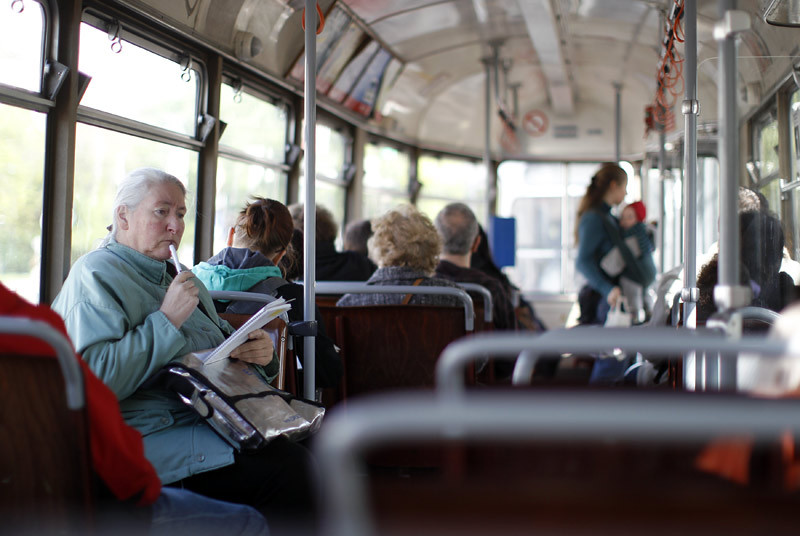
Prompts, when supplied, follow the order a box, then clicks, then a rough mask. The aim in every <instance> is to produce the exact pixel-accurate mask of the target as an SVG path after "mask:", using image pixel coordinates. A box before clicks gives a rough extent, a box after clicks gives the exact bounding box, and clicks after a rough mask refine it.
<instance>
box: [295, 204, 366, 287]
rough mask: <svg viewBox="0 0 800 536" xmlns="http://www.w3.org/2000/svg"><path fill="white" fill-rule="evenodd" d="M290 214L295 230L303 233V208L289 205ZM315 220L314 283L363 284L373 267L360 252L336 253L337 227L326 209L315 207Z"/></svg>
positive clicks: (319, 206)
mask: <svg viewBox="0 0 800 536" xmlns="http://www.w3.org/2000/svg"><path fill="white" fill-rule="evenodd" d="M290 211H291V213H292V219H293V220H294V225H295V227H296V228H298V229H300V230H301V231H303V232H304V233H305V230H304V224H303V221H304V220H303V218H304V214H305V208H304V207H303V205H292V206H291V207H290ZM316 219H317V225H316V233H317V237H316V248H317V262H316V264H315V268H316V276H317V281H366V280H367V279H368V278H369V276H370V275H372V272H374V271H375V264H374V263H373V262H372V261H370V260H369V258H367V257H366V256H365V255H362V254H361V253H356V252H354V251H341V252H340V251H336V246H335V244H334V242H335V241H336V235H337V234H338V232H339V226H338V225H336V221H335V220H334V219H333V214H331V213H330V211H329V210H328V209H326V208H325V207H323V206H321V205H317V218H316Z"/></svg>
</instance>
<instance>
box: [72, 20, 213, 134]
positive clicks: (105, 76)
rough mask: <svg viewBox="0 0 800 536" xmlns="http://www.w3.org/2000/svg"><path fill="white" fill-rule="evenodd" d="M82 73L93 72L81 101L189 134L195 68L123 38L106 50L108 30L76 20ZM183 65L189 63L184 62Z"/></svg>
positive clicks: (192, 131)
mask: <svg viewBox="0 0 800 536" xmlns="http://www.w3.org/2000/svg"><path fill="white" fill-rule="evenodd" d="M80 39H81V41H80V55H79V58H78V65H79V68H80V70H81V72H83V73H86V74H88V75H89V76H91V77H92V80H91V82H90V83H89V86H88V87H87V89H86V93H85V94H84V95H83V99H82V100H81V105H82V106H88V107H90V108H94V109H96V110H100V111H103V112H108V113H112V114H114V115H118V116H120V117H125V118H128V119H133V120H135V121H139V122H142V123H147V124H150V125H153V126H156V127H161V128H165V129H167V130H172V131H174V132H179V133H182V134H187V135H190V136H194V134H195V124H196V120H195V118H196V117H197V93H198V84H200V76H199V74H198V71H196V70H194V69H189V71H187V72H184V71H183V68H182V67H181V65H180V64H179V63H178V62H175V61H172V60H169V59H167V58H164V57H162V56H159V55H158V54H154V53H152V52H150V51H148V50H145V49H143V48H141V47H139V46H136V45H135V44H133V43H130V42H128V41H123V43H122V48H121V50H120V51H119V53H118V54H116V53H114V52H113V51H112V50H111V46H110V43H111V42H110V41H109V38H108V32H105V31H102V30H98V29H97V28H94V27H92V26H90V25H89V24H86V23H82V24H81V36H80ZM187 66H188V65H187Z"/></svg>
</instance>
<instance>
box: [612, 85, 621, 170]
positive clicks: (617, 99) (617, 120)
mask: <svg viewBox="0 0 800 536" xmlns="http://www.w3.org/2000/svg"><path fill="white" fill-rule="evenodd" d="M621 143H622V84H620V83H619V82H614V162H615V163H617V164H619V161H620V159H621V158H622V145H621Z"/></svg>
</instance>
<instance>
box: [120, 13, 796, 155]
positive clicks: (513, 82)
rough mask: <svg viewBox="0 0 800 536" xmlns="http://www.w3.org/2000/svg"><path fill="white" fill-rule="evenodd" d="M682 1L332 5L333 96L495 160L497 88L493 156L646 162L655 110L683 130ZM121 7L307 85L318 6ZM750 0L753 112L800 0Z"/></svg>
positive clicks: (439, 143) (745, 62) (708, 47)
mask: <svg viewBox="0 0 800 536" xmlns="http://www.w3.org/2000/svg"><path fill="white" fill-rule="evenodd" d="M683 1H684V0H677V1H676V0H459V1H456V0H451V1H442V0H413V1H409V0H382V1H365V0H323V1H320V2H318V6H319V12H320V13H321V14H322V16H323V18H324V25H320V26H319V30H320V33H319V35H318V38H317V71H318V72H317V93H318V103H319V105H320V106H321V107H323V108H326V109H327V110H328V111H331V112H333V113H334V114H337V115H340V116H342V117H344V118H346V119H347V120H349V121H351V122H354V123H356V124H358V125H360V126H362V127H364V128H366V129H367V130H369V131H372V132H375V133H380V134H382V135H387V136H388V137H392V138H395V139H397V140H399V141H403V142H408V143H411V144H414V145H418V146H421V147H426V148H436V149H441V150H444V151H452V152H456V153H460V154H471V155H475V156H481V155H483V154H484V136H483V133H484V130H485V112H484V108H485V102H486V91H487V90H488V91H491V96H490V100H489V102H490V106H491V108H492V109H491V123H490V124H491V127H490V139H491V142H490V143H491V151H492V156H493V157H494V158H497V159H507V158H528V159H530V158H533V159H545V158H547V159H573V158H575V159H606V158H609V157H610V156H612V155H614V154H616V153H618V154H619V155H620V156H621V157H622V158H627V159H639V158H641V157H642V155H644V154H645V153H646V152H647V151H648V150H652V149H653V147H654V146H655V145H656V144H657V143H658V135H657V133H655V132H653V131H652V129H649V131H648V126H646V123H645V121H646V120H648V119H653V117H654V116H655V119H656V120H657V122H658V121H661V122H662V123H663V124H664V125H665V127H666V129H667V138H668V139H679V138H680V137H681V131H682V130H683V114H682V111H681V103H682V100H683V89H682V87H681V83H682V82H683V80H682V79H681V77H680V76H676V74H680V73H679V69H680V67H681V64H682V54H683V52H684V48H683V44H682V41H681V39H680V37H681V33H682V31H683V26H684V24H683V23H684V21H683V20H682V18H683V14H682V11H683ZM121 2H122V3H125V4H129V7H130V8H131V9H134V10H136V11H138V12H140V13H141V14H143V15H145V16H148V17H150V18H151V19H153V20H156V21H159V22H160V23H162V24H166V25H168V26H170V27H171V28H173V29H177V30H179V31H182V32H184V33H186V34H187V35H191V36H193V37H194V38H196V39H199V40H200V41H202V42H203V43H204V44H205V45H206V46H208V47H210V48H211V49H212V50H215V51H217V52H220V53H222V54H223V55H224V56H225V57H226V58H228V59H229V60H230V61H234V62H240V63H242V64H246V65H247V66H248V68H249V69H251V70H255V71H256V72H260V73H262V74H263V75H264V76H265V77H267V78H268V79H271V80H273V81H276V82H279V83H280V84H281V85H282V86H284V87H285V88H289V89H290V90H292V91H294V92H296V93H298V94H300V93H302V90H303V79H304V73H303V60H304V39H303V28H302V19H303V6H304V2H302V1H300V0H215V1H211V0H196V1H195V2H194V3H192V2H185V3H177V2H167V3H165V2H160V1H157V0H135V1H134V0H121ZM739 9H740V10H743V11H745V12H747V13H749V14H750V15H749V16H750V17H751V19H752V24H751V28H750V29H749V30H748V31H746V32H742V34H741V36H740V38H739V51H738V55H739V66H738V72H739V84H740V94H741V98H740V102H739V106H740V117H747V115H748V113H751V112H752V111H754V110H755V108H756V107H757V105H758V104H759V103H760V102H762V100H763V97H764V96H765V95H768V94H769V92H770V91H773V90H774V88H775V87H777V86H778V85H779V84H780V83H782V81H784V80H785V77H786V75H787V73H791V61H790V60H787V59H786V58H788V57H790V56H791V54H792V50H793V48H794V46H795V43H796V34H794V33H793V31H792V30H791V29H787V28H776V27H775V26H771V24H779V25H794V24H797V23H798V14H800V0H783V1H781V0H772V1H767V2H765V1H763V0H740V1H739ZM717 19H718V15H717V0H697V37H698V47H697V50H698V59H697V71H698V77H697V87H698V100H699V102H700V106H701V112H700V115H699V118H698V128H699V129H700V130H701V131H703V130H705V131H713V130H714V127H715V126H716V116H717V88H716V73H717V69H718V66H717V59H716V57H717V46H716V42H715V40H714V36H713V31H714V26H715V24H717V22H718V21H717ZM767 23H769V24H767ZM665 57H667V58H668V59H669V60H670V61H667V62H665V60H664V58H665ZM670 62H671V64H669V63H670ZM665 63H668V64H669V65H667V69H666V71H667V72H666V73H663V71H664V64H665ZM487 66H488V67H487ZM487 76H489V77H491V81H490V83H489V84H487V83H486V77H487ZM664 77H665V78H664ZM664 80H667V84H668V86H669V87H665V86H664ZM668 91H671V94H670V93H669V92H668ZM617 96H619V99H620V102H621V110H622V113H621V117H620V126H621V128H620V131H621V133H620V137H619V140H618V141H617V139H616V133H615V120H616V116H615V107H616V99H617ZM664 104H666V106H665V108H664V110H662V111H661V112H658V108H659V106H662V105H664ZM654 106H655V109H656V112H658V113H655V114H653V112H652V110H653V107H654ZM648 107H650V110H651V111H650V112H648V111H647V110H648Z"/></svg>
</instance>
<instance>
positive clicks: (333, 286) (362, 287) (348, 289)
mask: <svg viewBox="0 0 800 536" xmlns="http://www.w3.org/2000/svg"><path fill="white" fill-rule="evenodd" d="M315 287H316V290H317V294H434V295H439V296H453V297H455V298H456V299H458V300H460V301H461V303H462V304H463V305H464V326H465V328H466V330H467V331H474V330H475V307H474V305H473V303H472V298H471V297H470V295H469V294H467V291H466V290H464V289H462V288H456V287H423V286H413V285H368V284H366V283H358V282H356V283H354V282H352V281H317V282H316V284H315Z"/></svg>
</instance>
